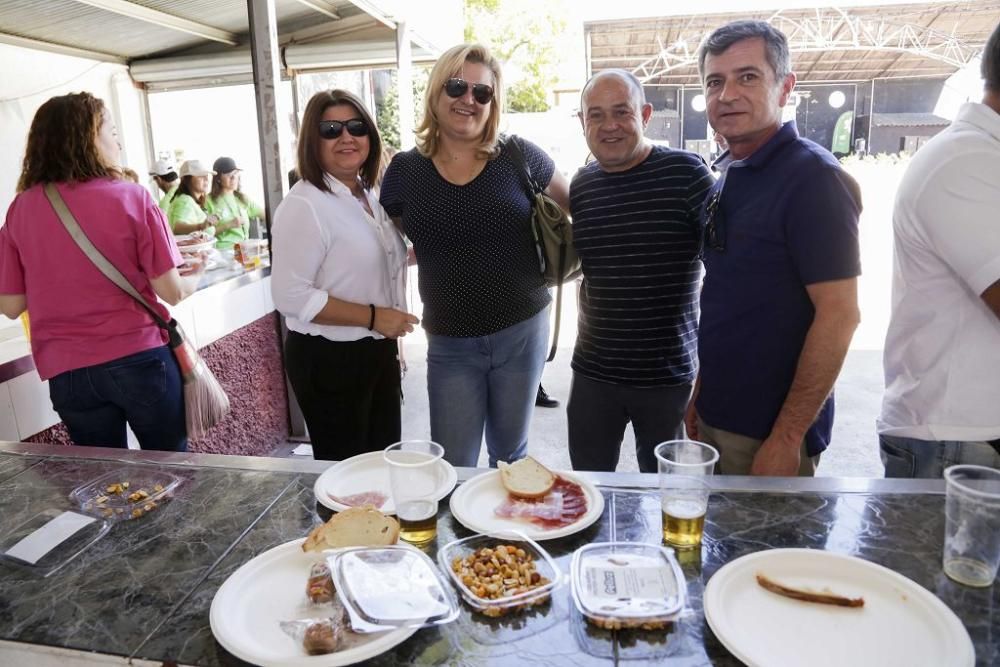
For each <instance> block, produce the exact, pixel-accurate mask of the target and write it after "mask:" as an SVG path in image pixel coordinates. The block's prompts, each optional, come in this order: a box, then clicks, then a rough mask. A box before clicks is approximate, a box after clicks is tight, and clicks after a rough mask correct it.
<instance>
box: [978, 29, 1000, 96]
mask: <svg viewBox="0 0 1000 667" xmlns="http://www.w3.org/2000/svg"><path fill="white" fill-rule="evenodd" d="M980 69H981V71H982V74H983V78H984V79H985V80H986V89H987V90H989V91H992V92H994V93H1000V23H998V24H997V27H996V28H994V29H993V34H992V35H990V38H989V41H987V42H986V47H985V48H984V49H983V62H982V65H981V66H980Z"/></svg>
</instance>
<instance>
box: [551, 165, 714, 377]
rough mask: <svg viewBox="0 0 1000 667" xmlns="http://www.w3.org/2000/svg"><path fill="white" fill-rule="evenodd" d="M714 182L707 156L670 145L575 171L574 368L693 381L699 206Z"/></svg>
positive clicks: (572, 190) (572, 192)
mask: <svg viewBox="0 0 1000 667" xmlns="http://www.w3.org/2000/svg"><path fill="white" fill-rule="evenodd" d="M714 182H715V181H714V179H713V177H712V175H711V173H710V172H709V171H708V168H707V167H706V166H705V163H704V161H703V160H702V159H701V158H700V157H699V156H697V155H695V154H693V153H688V152H685V151H679V150H670V149H668V148H664V147H661V146H654V147H653V149H652V151H651V152H650V154H649V156H648V157H647V158H646V159H645V160H644V161H643V162H641V163H640V164H638V165H637V166H635V167H633V168H631V169H629V170H626V171H623V172H617V173H608V172H605V171H602V170H601V168H600V166H598V164H597V163H596V162H593V163H591V164H589V165H587V166H586V167H584V168H583V169H581V170H580V171H579V172H578V173H577V175H576V176H575V177H574V178H573V182H572V185H571V188H570V210H571V212H572V215H573V243H574V246H575V247H576V250H577V252H578V253H579V255H580V259H581V261H582V262H583V287H582V289H581V292H580V309H579V323H578V333H577V339H576V348H575V350H574V351H573V363H572V367H573V371H574V372H576V373H580V374H581V375H583V376H585V377H588V378H590V379H593V380H597V381H600V382H609V383H613V384H624V385H631V386H637V387H658V386H674V385H679V384H685V383H687V382H692V381H693V380H694V377H695V373H696V371H697V340H698V291H699V286H700V278H701V262H700V261H699V259H698V255H699V251H700V249H701V224H700V221H699V213H700V210H701V205H702V202H703V201H704V199H705V197H706V196H707V195H708V192H709V190H710V189H711V186H712V184H713V183H714Z"/></svg>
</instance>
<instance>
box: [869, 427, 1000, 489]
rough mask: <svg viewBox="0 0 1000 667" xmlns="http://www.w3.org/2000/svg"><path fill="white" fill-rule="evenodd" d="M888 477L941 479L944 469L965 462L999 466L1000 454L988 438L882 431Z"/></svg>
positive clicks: (991, 466) (884, 460) (881, 437)
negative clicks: (936, 437)
mask: <svg viewBox="0 0 1000 667" xmlns="http://www.w3.org/2000/svg"><path fill="white" fill-rule="evenodd" d="M878 442H879V448H880V449H881V455H882V463H884V464H885V476H886V477H903V478H911V477H920V478H928V479H941V478H942V477H943V476H944V469H945V468H947V467H949V466H953V465H959V464H964V463H971V464H975V465H981V466H988V467H990V468H1000V454H998V453H997V451H996V450H995V449H993V446H992V445H990V444H989V443H988V442H983V441H978V442H975V441H970V442H962V441H956V440H942V441H934V440H918V439H917V438H905V437H900V436H895V435H879V437H878Z"/></svg>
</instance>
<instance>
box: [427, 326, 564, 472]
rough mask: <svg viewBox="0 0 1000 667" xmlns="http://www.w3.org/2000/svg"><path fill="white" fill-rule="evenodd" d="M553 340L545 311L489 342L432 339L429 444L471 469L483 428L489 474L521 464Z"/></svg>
mask: <svg viewBox="0 0 1000 667" xmlns="http://www.w3.org/2000/svg"><path fill="white" fill-rule="evenodd" d="M548 339H549V311H548V309H547V308H546V309H544V310H542V311H541V312H540V313H538V314H537V315H534V316H533V317H530V318H528V319H526V320H524V321H523V322H518V323H517V324H515V325H513V326H510V327H507V328H506V329H503V330H501V331H498V332H496V333H493V334H490V335H488V336H480V337H477V338H455V337H451V336H438V335H434V334H428V336H427V394H428V398H429V401H430V412H431V439H433V440H434V441H435V442H437V443H439V444H440V445H441V446H442V447H444V458H445V459H446V460H447V461H448V462H449V463H451V464H452V465H456V466H470V467H474V466H475V465H476V463H477V462H478V461H479V450H480V448H481V447H482V443H483V430H484V428H485V431H486V450H487V452H488V453H489V457H490V466H491V467H495V466H496V464H497V461H507V462H510V461H516V460H517V459H520V458H524V456H525V455H526V454H527V451H528V425H529V423H530V421H531V413H532V410H534V407H535V394H536V393H537V392H538V382H539V380H541V378H542V368H543V367H544V366H545V352H546V349H545V348H546V345H547V343H548Z"/></svg>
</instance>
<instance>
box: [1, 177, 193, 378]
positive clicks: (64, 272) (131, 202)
mask: <svg viewBox="0 0 1000 667" xmlns="http://www.w3.org/2000/svg"><path fill="white" fill-rule="evenodd" d="M57 187H58V189H59V193H60V194H61V195H62V196H63V199H64V200H65V201H66V206H67V207H69V210H70V211H71V212H72V213H73V216H74V217H75V218H76V220H77V222H79V223H80V227H81V228H83V231H84V232H86V234H87V236H88V237H89V238H90V240H91V242H93V244H94V245H95V246H96V247H97V249H98V250H100V251H101V253H102V254H103V255H104V256H105V257H107V258H108V260H110V261H111V263H112V264H114V265H115V267H116V268H117V269H118V270H119V271H121V272H122V274H123V275H124V276H125V277H126V278H127V279H128V281H129V282H130V283H131V284H132V285H133V286H134V287H135V288H136V289H137V290H138V291H139V293H140V294H142V295H143V296H144V297H145V298H146V300H147V301H148V302H149V303H153V304H156V305H155V307H156V308H158V309H159V312H160V314H161V315H163V316H164V318H166V319H169V313H168V311H167V309H166V308H165V307H164V306H163V305H162V304H159V303H158V302H157V300H156V294H155V293H154V292H153V288H152V286H151V285H150V282H149V281H150V279H151V278H157V277H159V276H162V275H163V274H164V273H166V272H167V271H169V270H170V269H172V268H174V267H176V266H180V265H181V264H182V260H181V256H180V252H178V250H177V244H176V243H175V242H174V238H173V235H172V234H171V233H170V228H169V227H168V225H167V221H166V219H165V218H164V216H163V211H161V210H160V207H159V206H157V205H156V202H154V201H153V199H152V197H150V195H149V192H147V191H146V189H145V188H143V187H141V186H139V185H136V184H134V183H129V182H126V181H118V180H113V179H110V178H98V179H94V180H91V181H86V182H84V183H60V184H57ZM0 294H25V295H27V302H28V314H29V316H30V317H31V352H32V355H33V356H34V359H35V367H36V368H37V369H38V374H39V375H40V376H41V377H42V379H43V380H47V379H49V378H51V377H54V376H56V375H59V374H60V373H63V372H65V371H68V370H73V369H75V368H83V367H85V366H93V365H94V364H100V363H104V362H106V361H111V360H113V359H118V358H119V357H124V356H127V355H129V354H135V353H136V352H142V351H144V350H149V349H152V348H155V347H159V346H161V345H163V344H165V342H166V337H165V335H164V334H163V333H162V332H161V330H160V328H159V327H158V326H157V325H156V323H155V322H154V321H153V318H152V317H150V316H149V313H147V312H146V311H145V310H143V309H142V307H141V306H139V304H137V303H136V302H135V301H134V300H133V299H132V297H130V296H129V295H127V294H126V293H125V292H123V291H121V289H119V288H118V287H116V286H115V284H114V283H112V282H111V281H110V280H108V279H107V278H105V277H104V275H103V274H102V273H101V272H100V271H98V270H97V267H95V266H94V265H93V264H92V263H91V261H90V260H89V259H88V258H87V256H86V255H84V254H83V251H82V250H80V248H79V247H78V246H77V245H76V243H75V242H74V241H73V239H72V237H70V235H69V232H67V231H66V228H65V227H63V224H62V222H60V221H59V218H58V217H57V216H56V213H55V211H54V210H53V209H52V205H51V204H49V200H48V199H47V198H46V197H45V192H44V190H43V189H42V186H41V185H36V186H34V187H32V188H29V189H28V190H26V191H24V192H22V193H21V194H19V195H18V196H17V197H16V198H15V199H14V202H13V203H12V204H11V205H10V208H9V209H8V210H7V221H6V223H5V224H4V226H3V227H2V228H0Z"/></svg>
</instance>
